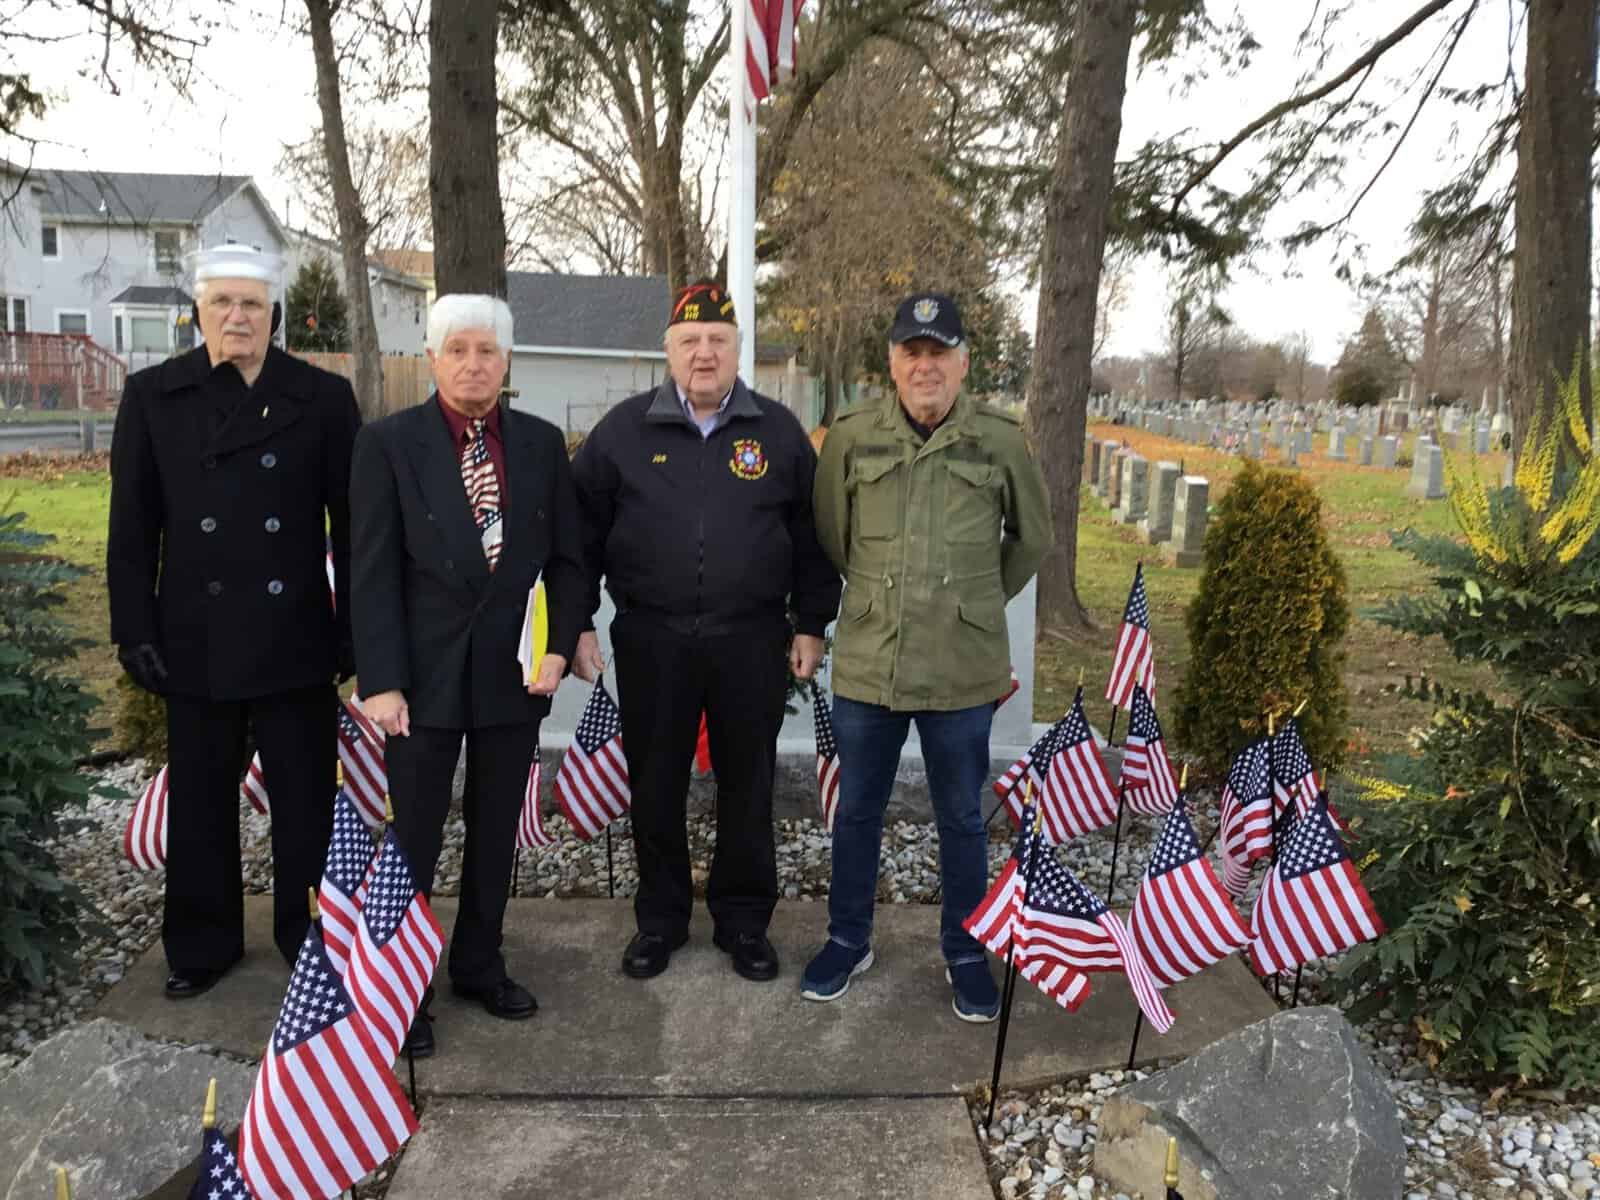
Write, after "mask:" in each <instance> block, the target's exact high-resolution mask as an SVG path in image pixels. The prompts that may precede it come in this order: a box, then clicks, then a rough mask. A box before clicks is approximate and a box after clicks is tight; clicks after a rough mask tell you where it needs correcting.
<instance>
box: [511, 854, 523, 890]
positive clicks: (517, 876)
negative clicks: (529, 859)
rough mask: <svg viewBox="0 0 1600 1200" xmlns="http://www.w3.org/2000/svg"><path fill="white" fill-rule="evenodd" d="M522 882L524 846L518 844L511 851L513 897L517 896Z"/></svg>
mask: <svg viewBox="0 0 1600 1200" xmlns="http://www.w3.org/2000/svg"><path fill="white" fill-rule="evenodd" d="M521 883H522V847H521V846H518V847H517V848H516V849H515V850H513V851H512V852H511V898H512V899H513V900H515V899H516V898H517V892H518V890H519V888H520V885H521Z"/></svg>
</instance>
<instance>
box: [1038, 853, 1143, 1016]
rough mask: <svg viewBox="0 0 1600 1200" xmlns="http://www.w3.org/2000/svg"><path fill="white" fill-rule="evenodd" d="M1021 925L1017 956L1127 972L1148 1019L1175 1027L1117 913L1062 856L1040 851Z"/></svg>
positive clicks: (1093, 969) (1053, 962)
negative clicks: (1080, 881) (1065, 862)
mask: <svg viewBox="0 0 1600 1200" xmlns="http://www.w3.org/2000/svg"><path fill="white" fill-rule="evenodd" d="M1030 874H1031V876H1032V878H1031V879H1030V880H1029V883H1028V889H1027V895H1026V897H1025V899H1024V901H1023V905H1022V912H1021V913H1020V914H1019V915H1018V917H1017V919H1016V924H1015V930H1016V933H1015V938H1016V947H1017V959H1018V961H1019V962H1020V963H1022V964H1023V965H1024V966H1026V965H1027V964H1028V963H1030V962H1040V963H1044V964H1048V965H1061V966H1067V967H1073V968H1076V969H1077V970H1080V971H1117V970H1120V971H1122V972H1124V973H1125V974H1126V975H1127V977H1128V982H1129V984H1130V985H1132V987H1133V998H1134V999H1135V1000H1136V1001H1138V1004H1139V1009H1140V1011H1141V1012H1143V1013H1144V1015H1145V1019H1146V1020H1147V1021H1149V1022H1150V1024H1151V1026H1152V1027H1153V1028H1154V1029H1155V1030H1156V1031H1157V1032H1159V1033H1165V1032H1166V1031H1167V1030H1168V1029H1171V1028H1172V1020H1173V1017H1172V1010H1171V1009H1169V1008H1168V1007H1167V1004H1166V1001H1165V1000H1163V999H1162V998H1161V992H1160V990H1159V989H1158V987H1157V986H1156V981H1155V979H1154V977H1153V976H1152V975H1151V974H1150V968H1149V966H1148V965H1147V964H1146V963H1145V961H1144V958H1143V956H1142V955H1141V954H1140V953H1139V949H1138V946H1137V945H1135V943H1134V941H1133V938H1132V937H1131V936H1130V935H1129V933H1128V930H1127V928H1126V927H1125V926H1124V925H1123V924H1122V921H1121V919H1120V918H1119V917H1118V916H1117V914H1116V913H1114V912H1112V911H1111V910H1110V909H1109V908H1107V907H1106V906H1105V904H1104V902H1102V901H1101V899H1100V898H1099V897H1098V896H1096V895H1095V894H1094V893H1093V892H1091V891H1090V890H1089V889H1088V888H1086V887H1084V886H1083V884H1081V883H1079V882H1078V880H1077V878H1076V877H1075V876H1074V875H1073V874H1072V872H1071V871H1069V870H1067V869H1066V868H1065V867H1063V866H1062V865H1061V864H1060V863H1059V862H1057V861H1056V858H1055V855H1054V854H1053V853H1049V852H1047V853H1044V854H1040V855H1038V856H1037V858H1036V860H1035V863H1034V864H1033V865H1032V870H1031V872H1030Z"/></svg>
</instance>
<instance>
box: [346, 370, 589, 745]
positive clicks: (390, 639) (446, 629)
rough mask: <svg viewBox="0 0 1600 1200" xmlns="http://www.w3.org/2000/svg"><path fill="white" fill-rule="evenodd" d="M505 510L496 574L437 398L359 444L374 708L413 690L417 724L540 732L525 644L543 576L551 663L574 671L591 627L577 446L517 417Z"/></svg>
mask: <svg viewBox="0 0 1600 1200" xmlns="http://www.w3.org/2000/svg"><path fill="white" fill-rule="evenodd" d="M500 432H501V438H502V442H503V443H504V447H505V470H506V488H505V490H506V503H505V510H504V517H503V521H504V525H505V533H504V539H505V540H504V541H503V543H502V545H501V549H500V562H499V565H498V566H497V567H496V569H495V571H494V572H493V573H492V574H491V573H490V571H489V566H488V563H487V561H486V560H485V559H484V556H483V546H482V543H481V541H480V540H479V536H478V529H477V526H476V525H475V524H474V523H473V519H472V510H471V507H470V506H469V505H468V503H467V492H466V487H465V486H464V485H463V484H462V482H461V460H460V456H459V454H458V452H457V449H456V447H455V446H454V445H452V443H451V439H450V428H449V426H448V425H447V424H446V423H445V419H444V414H443V413H442V412H440V411H439V401H438V397H436V396H435V397H430V398H429V400H428V402H427V403H426V404H422V405H419V406H418V407H416V408H411V409H407V410H405V411H404V412H398V413H395V414H394V415H393V416H390V417H385V418H384V419H383V420H381V421H376V422H374V423H373V424H371V425H368V426H367V427H366V428H365V429H363V430H362V431H361V436H360V437H359V438H357V439H356V450H355V465H354V467H353V468H352V476H351V485H350V494H351V508H352V516H351V531H352V533H351V536H352V542H353V552H352V574H353V577H354V579H353V583H352V587H353V588H354V593H353V599H352V614H353V618H354V623H355V644H356V671H357V677H358V680H359V684H360V689H361V694H362V695H363V696H372V695H376V694H377V693H379V692H387V691H393V690H396V689H398V690H400V691H403V692H404V693H405V694H406V702H407V703H408V704H409V706H410V709H411V720H412V721H413V722H415V723H417V724H419V725H430V726H436V727H439V728H443V729H472V728H478V727H480V726H485V725H507V724H513V723H518V722H524V721H532V720H539V719H540V718H542V717H543V716H544V715H545V714H546V713H548V712H549V711H550V701H549V699H548V698H545V697H534V696H530V695H528V693H527V691H526V690H525V688H524V686H523V679H522V673H521V668H520V667H519V665H518V663H517V645H518V641H519V638H520V637H521V633H522V621H523V616H524V614H525V613H526V611H527V605H528V590H529V589H530V588H531V587H533V584H534V581H535V580H536V579H537V578H538V577H539V575H540V573H541V572H542V573H543V575H544V583H545V592H546V597H547V599H548V602H549V609H550V642H549V647H548V650H549V653H551V654H559V655H561V656H562V657H564V658H566V659H567V661H568V662H570V661H571V660H572V655H573V650H574V649H575V647H576V645H577V641H578V632H579V630H580V629H581V628H582V626H583V622H584V618H585V616H586V614H585V612H584V598H585V589H586V585H585V575H584V568H583V550H582V535H581V532H580V527H579V521H578V497H577V492H576V490H575V489H574V487H573V483H572V469H571V467H570V465H569V464H568V461H567V447H566V440H565V439H564V438H563V437H562V434H561V431H560V430H559V429H557V428H556V427H555V426H554V425H552V424H550V423H549V422H548V421H542V420H540V419H539V418H538V417H534V416H530V415H529V414H527V413H521V412H517V411H515V410H513V409H505V410H503V411H502V413H501V420H500Z"/></svg>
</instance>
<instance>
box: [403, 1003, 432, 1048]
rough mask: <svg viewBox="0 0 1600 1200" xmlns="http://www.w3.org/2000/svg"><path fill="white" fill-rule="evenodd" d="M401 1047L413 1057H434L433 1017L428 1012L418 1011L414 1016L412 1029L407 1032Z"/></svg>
mask: <svg viewBox="0 0 1600 1200" xmlns="http://www.w3.org/2000/svg"><path fill="white" fill-rule="evenodd" d="M400 1049H401V1050H402V1051H403V1052H404V1053H406V1054H409V1055H410V1056H411V1057H412V1058H432V1057H433V1051H434V1045H433V1018H432V1017H430V1016H429V1015H428V1014H427V1013H426V1012H418V1013H417V1015H416V1016H414V1017H412V1018H411V1031H410V1032H409V1033H407V1034H406V1040H405V1043H404V1045H402V1046H401V1047H400Z"/></svg>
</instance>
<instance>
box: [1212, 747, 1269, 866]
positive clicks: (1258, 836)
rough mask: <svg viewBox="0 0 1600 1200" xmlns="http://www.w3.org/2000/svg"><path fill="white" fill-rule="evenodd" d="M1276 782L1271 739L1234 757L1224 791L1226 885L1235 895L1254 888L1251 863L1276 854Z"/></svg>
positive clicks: (1223, 822) (1223, 851) (1223, 841)
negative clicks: (1270, 759)
mask: <svg viewBox="0 0 1600 1200" xmlns="http://www.w3.org/2000/svg"><path fill="white" fill-rule="evenodd" d="M1272 807H1273V806H1272V783H1271V781H1270V779H1269V778H1268V765H1267V740H1266V739H1265V738H1257V739H1256V740H1255V741H1253V742H1251V743H1250V744H1249V745H1248V746H1246V747H1245V748H1244V749H1243V750H1241V751H1239V753H1238V754H1237V755H1236V756H1235V757H1234V760H1233V763H1232V764H1231V765H1230V766H1229V767H1228V782H1227V783H1226V784H1224V785H1223V788H1222V827H1221V833H1220V838H1221V842H1222V882H1223V883H1224V884H1225V885H1227V888H1228V890H1229V891H1230V892H1232V893H1233V894H1234V895H1235V896H1242V895H1244V893H1245V889H1246V888H1247V887H1249V886H1250V864H1251V863H1253V862H1255V861H1256V860H1257V859H1258V858H1265V857H1266V856H1267V855H1268V854H1271V853H1272Z"/></svg>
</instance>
